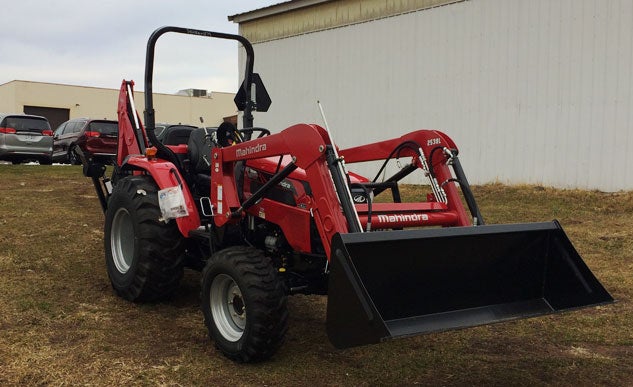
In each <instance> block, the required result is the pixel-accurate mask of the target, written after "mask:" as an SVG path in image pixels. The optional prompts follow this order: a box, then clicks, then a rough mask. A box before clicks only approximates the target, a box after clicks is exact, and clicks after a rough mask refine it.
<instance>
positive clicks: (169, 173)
mask: <svg viewBox="0 0 633 387" xmlns="http://www.w3.org/2000/svg"><path fill="white" fill-rule="evenodd" d="M125 165H128V166H130V167H133V169H141V170H144V171H145V172H147V174H149V175H150V176H152V178H153V179H154V181H155V182H156V184H157V185H158V188H159V189H165V188H170V187H175V186H177V185H180V187H181V188H182V194H183V196H184V198H185V205H186V207H187V212H188V213H189V215H188V216H184V217H181V218H176V224H178V229H179V230H180V232H181V233H182V235H183V236H184V237H189V232H191V231H192V230H195V229H197V228H198V227H200V215H198V209H197V208H196V205H195V202H194V200H193V196H192V195H191V191H189V187H188V186H187V184H186V182H185V179H184V178H183V177H182V175H181V174H180V172H178V169H177V168H176V166H175V165H174V164H172V163H171V162H169V161H165V160H161V159H154V160H148V159H147V158H146V157H143V156H130V157H128V159H127V160H126V162H125ZM125 165H124V167H125Z"/></svg>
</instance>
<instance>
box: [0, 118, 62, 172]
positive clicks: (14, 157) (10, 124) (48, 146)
mask: <svg viewBox="0 0 633 387" xmlns="http://www.w3.org/2000/svg"><path fill="white" fill-rule="evenodd" d="M52 136H53V131H52V130H51V125H50V124H49V123H48V120H47V119H46V118H45V117H40V116H34V115H30V114H6V113H0V160H6V161H11V162H12V163H13V164H19V163H21V162H25V161H39V163H40V164H46V165H50V164H51V163H52V162H51V153H52V151H53V137H52Z"/></svg>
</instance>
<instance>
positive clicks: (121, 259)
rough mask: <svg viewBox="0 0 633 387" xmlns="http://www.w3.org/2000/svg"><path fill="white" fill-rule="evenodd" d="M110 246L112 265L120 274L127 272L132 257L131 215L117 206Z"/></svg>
mask: <svg viewBox="0 0 633 387" xmlns="http://www.w3.org/2000/svg"><path fill="white" fill-rule="evenodd" d="M110 247H111V250H112V260H113V261H114V266H115V267H116V269H117V270H118V271H119V272H120V273H121V274H125V273H127V271H128V270H129V269H130V265H132V260H133V259H134V226H133V224H132V216H131V215H130V213H129V212H128V210H126V209H125V208H119V209H118V210H117V212H116V213H115V214H114V219H113V220H112V228H111V235H110Z"/></svg>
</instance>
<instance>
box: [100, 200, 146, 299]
mask: <svg viewBox="0 0 633 387" xmlns="http://www.w3.org/2000/svg"><path fill="white" fill-rule="evenodd" d="M121 208H124V209H125V210H127V211H128V213H129V215H130V217H131V218H132V219H133V221H132V227H133V229H134V253H133V254H134V255H133V257H132V261H131V262H130V267H129V269H128V270H127V272H125V273H121V272H120V271H119V270H118V269H117V268H116V265H115V264H114V260H113V257H112V244H111V243H112V242H111V238H112V221H113V220H114V215H115V214H116V213H117V211H118V210H119V209H121ZM136 219H138V214H137V213H136V208H135V205H134V203H133V202H132V201H131V200H130V198H129V197H128V196H127V195H126V193H125V192H123V190H116V189H115V191H114V192H113V194H112V197H111V198H110V200H109V201H108V210H107V211H106V219H105V235H104V244H105V246H104V248H105V252H106V254H105V258H106V267H107V269H108V276H109V277H110V281H111V282H112V286H113V287H114V288H115V289H116V290H117V291H121V290H124V289H127V288H128V287H129V286H131V285H132V283H133V282H134V278H135V276H136V271H137V270H138V260H139V250H140V246H139V241H138V237H137V236H138V235H139V225H138V222H137V221H135V220H136Z"/></svg>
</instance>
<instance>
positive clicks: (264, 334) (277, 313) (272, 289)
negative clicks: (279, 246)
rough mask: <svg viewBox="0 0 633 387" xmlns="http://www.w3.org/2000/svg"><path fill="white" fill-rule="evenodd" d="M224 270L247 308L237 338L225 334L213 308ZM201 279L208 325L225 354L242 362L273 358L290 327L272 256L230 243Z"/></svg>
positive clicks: (219, 347) (211, 261)
mask: <svg viewBox="0 0 633 387" xmlns="http://www.w3.org/2000/svg"><path fill="white" fill-rule="evenodd" d="M238 266H239V267H238ZM221 274H225V275H227V276H229V277H231V278H232V279H233V281H234V282H235V283H236V285H237V286H238V287H239V289H240V292H241V294H242V299H243V301H244V305H245V308H246V316H247V317H246V322H245V326H244V331H243V332H242V336H241V337H240V338H239V339H238V340H236V341H230V340H228V339H226V338H225V337H224V336H223V335H222V333H221V332H220V330H219V329H218V327H217V325H216V322H215V321H214V319H213V313H212V311H211V304H210V301H211V286H212V284H213V281H214V279H215V278H216V277H217V276H218V275H221ZM201 282H202V283H201V302H202V308H201V309H202V312H203V315H204V321H205V325H206V326H207V329H208V331H209V336H210V337H211V339H212V340H213V341H214V342H215V345H216V347H217V348H218V349H219V350H220V351H221V352H222V353H223V354H224V356H226V357H228V358H229V359H231V360H233V361H236V362H240V363H243V362H258V361H263V360H266V359H268V358H270V357H271V356H272V355H273V354H274V353H275V352H276V351H277V349H278V348H279V347H280V346H281V344H282V343H283V341H284V336H285V333H286V330H287V327H288V319H287V316H288V311H287V306H286V297H287V296H286V294H285V291H283V282H282V281H281V279H280V278H279V277H278V276H277V272H276V269H275V268H274V267H273V266H272V262H270V258H268V257H266V256H265V254H264V253H263V252H262V251H260V250H258V249H256V248H253V247H246V246H235V247H229V248H227V249H225V250H221V251H220V252H218V253H216V254H214V255H213V256H212V257H211V258H210V260H209V262H208V263H207V266H206V267H205V269H204V270H203V274H202V281H201ZM279 305H281V307H279Z"/></svg>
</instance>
